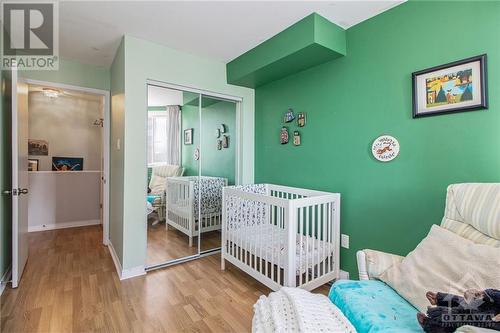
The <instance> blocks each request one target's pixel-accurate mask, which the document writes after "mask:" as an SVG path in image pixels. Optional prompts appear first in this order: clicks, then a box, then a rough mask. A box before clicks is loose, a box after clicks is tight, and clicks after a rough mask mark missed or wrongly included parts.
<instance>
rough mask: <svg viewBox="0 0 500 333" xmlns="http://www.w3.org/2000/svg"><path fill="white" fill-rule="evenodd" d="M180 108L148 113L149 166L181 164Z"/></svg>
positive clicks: (168, 108)
mask: <svg viewBox="0 0 500 333" xmlns="http://www.w3.org/2000/svg"><path fill="white" fill-rule="evenodd" d="M179 127H180V126H179V107H176V106H175V107H167V109H166V110H165V111H149V112H148V165H155V164H176V165H177V164H179V155H180V153H179V150H180V146H179Z"/></svg>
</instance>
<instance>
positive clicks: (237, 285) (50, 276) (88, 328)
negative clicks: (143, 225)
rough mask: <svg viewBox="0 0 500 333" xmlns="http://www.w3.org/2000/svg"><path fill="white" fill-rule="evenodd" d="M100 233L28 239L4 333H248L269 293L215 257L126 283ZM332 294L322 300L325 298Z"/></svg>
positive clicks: (9, 295) (7, 294)
mask: <svg viewBox="0 0 500 333" xmlns="http://www.w3.org/2000/svg"><path fill="white" fill-rule="evenodd" d="M101 240H102V232H101V230H100V227H98V226H91V227H83V228H71V229H61V230H54V231H44V232H37V233H33V234H31V235H30V257H29V259H28V264H27V266H26V269H25V272H24V276H23V278H22V280H21V283H20V286H19V288H17V289H10V288H7V289H6V290H5V291H4V293H3V295H2V298H1V327H0V328H1V329H0V331H1V332H166V331H168V332H249V331H250V330H251V320H252V316H253V309H252V305H253V304H254V303H255V301H256V300H257V299H258V297H259V296H260V295H262V294H267V293H269V289H267V288H266V287H265V286H263V285H262V284H260V283H258V282H257V281H255V280H254V279H252V278H251V277H249V276H248V275H246V274H244V273H243V272H241V271H240V270H238V269H237V268H235V267H234V266H231V265H226V267H227V268H226V271H220V257H219V256H218V255H212V256H209V257H204V258H201V259H199V260H195V261H191V262H188V263H184V264H181V265H176V266H172V267H170V268H166V269H162V270H157V271H153V272H150V273H148V274H147V275H146V276H142V277H137V278H133V279H129V280H124V281H120V280H119V279H118V276H117V274H116V271H115V267H114V264H113V261H112V259H111V256H110V255H109V252H108V249H107V248H106V247H105V246H103V245H102V243H101ZM326 291H327V289H326V288H322V289H320V292H323V293H324V292H326Z"/></svg>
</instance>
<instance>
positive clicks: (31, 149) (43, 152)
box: [28, 139, 49, 156]
mask: <svg viewBox="0 0 500 333" xmlns="http://www.w3.org/2000/svg"><path fill="white" fill-rule="evenodd" d="M28 155H40V156H47V155H49V143H48V141H45V140H34V139H28Z"/></svg>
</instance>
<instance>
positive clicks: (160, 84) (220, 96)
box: [146, 79, 243, 102]
mask: <svg viewBox="0 0 500 333" xmlns="http://www.w3.org/2000/svg"><path fill="white" fill-rule="evenodd" d="M146 85H151V86H156V87H162V88H168V89H174V90H181V91H186V92H192V93H195V94H201V95H204V96H208V97H215V98H218V99H225V100H229V101H233V102H242V101H243V98H241V97H237V96H232V95H226V94H220V93H216V92H213V91H209V90H203V89H198V88H191V87H186V86H182V85H179V84H173V83H167V82H163V81H157V80H152V79H147V80H146Z"/></svg>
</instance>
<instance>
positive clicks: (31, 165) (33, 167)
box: [28, 158, 39, 171]
mask: <svg viewBox="0 0 500 333" xmlns="http://www.w3.org/2000/svg"><path fill="white" fill-rule="evenodd" d="M38 164H39V160H37V159H31V158H30V159H28V171H38Z"/></svg>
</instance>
